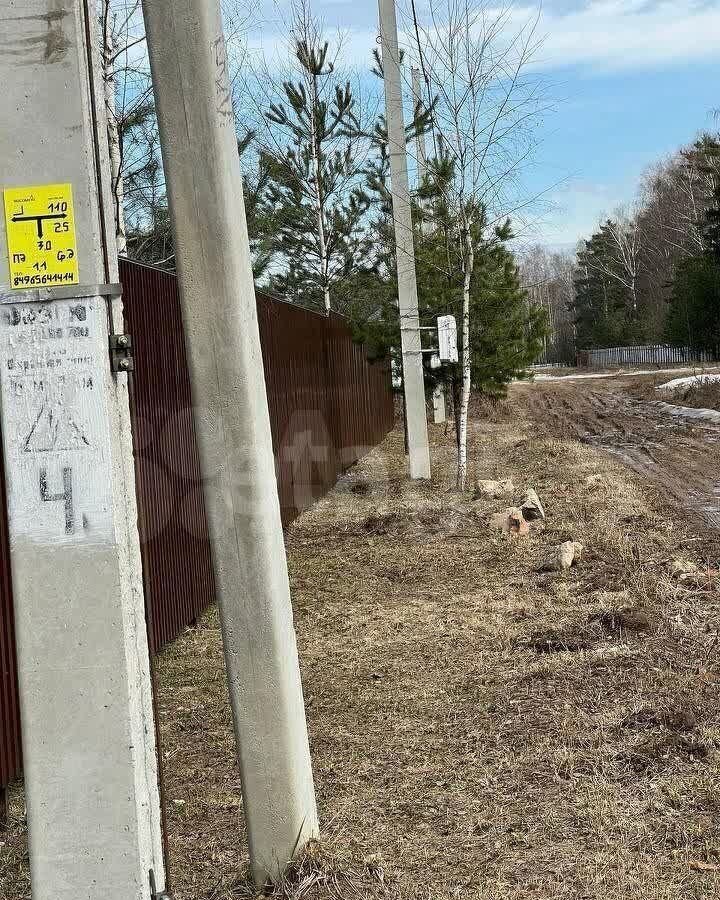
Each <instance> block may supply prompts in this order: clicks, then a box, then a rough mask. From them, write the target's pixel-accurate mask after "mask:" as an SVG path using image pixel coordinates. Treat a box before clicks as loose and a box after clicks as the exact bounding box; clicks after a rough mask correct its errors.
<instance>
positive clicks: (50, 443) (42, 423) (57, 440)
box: [23, 403, 90, 453]
mask: <svg viewBox="0 0 720 900" xmlns="http://www.w3.org/2000/svg"><path fill="white" fill-rule="evenodd" d="M89 446H90V441H89V440H88V439H87V437H86V436H85V434H84V432H83V430H82V428H81V427H80V426H79V425H78V423H77V422H76V421H75V419H74V418H73V415H72V413H71V412H70V411H69V410H68V409H67V408H66V407H65V406H61V407H60V411H59V412H58V411H57V410H56V409H53V407H52V406H50V405H49V404H47V403H43V405H42V406H41V407H40V412H39V413H38V415H37V417H36V419H35V421H34V422H33V426H32V428H31V429H30V433H29V434H28V436H27V437H26V438H25V442H24V444H23V451H24V452H25V453H47V452H49V451H51V450H78V449H81V448H83V447H89Z"/></svg>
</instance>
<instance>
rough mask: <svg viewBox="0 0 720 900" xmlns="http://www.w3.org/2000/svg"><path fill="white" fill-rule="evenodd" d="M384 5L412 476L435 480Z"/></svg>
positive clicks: (396, 74)
mask: <svg viewBox="0 0 720 900" xmlns="http://www.w3.org/2000/svg"><path fill="white" fill-rule="evenodd" d="M379 6H380V39H381V42H382V64H383V73H384V76H385V115H386V119H387V130H388V151H389V155H390V186H391V191H392V202H393V219H394V220H395V245H396V253H395V256H396V259H397V275H398V308H399V311H400V340H401V343H402V356H403V387H404V390H405V408H406V410H407V438H408V456H409V459H410V477H411V478H430V448H429V446H428V432H427V414H426V410H425V383H424V379H423V366H422V345H421V342H420V322H419V319H418V298H417V282H416V278H415V246H414V241H413V229H412V210H411V207H410V190H409V186H408V172H407V148H406V146H405V121H404V116H403V101H402V88H401V79H400V62H399V60H400V57H399V51H398V36H397V20H396V17H395V0H379Z"/></svg>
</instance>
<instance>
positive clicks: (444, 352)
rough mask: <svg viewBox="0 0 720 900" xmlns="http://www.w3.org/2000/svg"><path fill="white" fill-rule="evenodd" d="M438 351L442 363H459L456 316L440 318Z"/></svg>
mask: <svg viewBox="0 0 720 900" xmlns="http://www.w3.org/2000/svg"><path fill="white" fill-rule="evenodd" d="M437 323H438V349H439V355H440V360H441V361H442V362H454V363H456V362H457V361H458V348H457V323H456V321H455V316H438V320H437Z"/></svg>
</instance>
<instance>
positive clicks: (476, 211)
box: [404, 0, 545, 490]
mask: <svg viewBox="0 0 720 900" xmlns="http://www.w3.org/2000/svg"><path fill="white" fill-rule="evenodd" d="M511 12H512V11H511V8H510V7H509V6H502V5H498V4H496V3H492V2H490V0H488V2H486V0H479V2H475V0H430V3H429V6H428V11H427V16H426V18H425V20H421V18H420V17H419V15H418V14H417V10H416V9H415V6H414V4H413V5H412V7H411V11H410V13H409V14H407V15H406V17H405V21H404V26H405V32H406V33H407V34H408V35H412V44H413V46H412V50H411V51H409V55H411V56H412V57H413V61H414V62H415V63H416V65H417V66H418V68H419V69H420V72H421V74H422V78H423V81H424V84H425V90H426V93H427V97H428V100H429V101H430V102H433V105H434V114H433V129H432V134H431V136H432V143H433V152H434V157H435V158H434V159H432V160H429V162H428V173H429V178H430V179H431V180H432V179H433V169H435V170H436V171H438V170H439V169H440V168H441V167H444V171H445V173H447V172H450V176H451V177H449V178H447V177H446V178H445V179H444V186H443V188H442V189H443V190H444V191H445V193H446V197H445V204H444V205H445V207H446V208H447V210H448V211H449V216H448V221H447V222H446V223H444V224H443V226H442V227H443V229H444V233H445V235H446V239H447V243H448V246H447V251H448V252H447V259H448V264H451V261H452V259H453V257H454V256H456V257H457V258H458V259H459V265H460V269H461V273H462V288H461V290H462V304H461V310H462V312H461V335H460V337H461V340H460V344H461V349H460V353H461V362H462V377H461V383H460V385H459V396H458V397H457V403H456V420H457V439H458V465H457V486H458V488H459V489H460V490H464V489H465V486H466V483H467V477H468V457H467V434H468V408H469V401H470V393H471V388H472V378H473V375H472V352H471V344H472V327H473V325H472V321H471V308H472V304H471V296H472V291H473V282H474V281H475V280H476V279H477V278H478V273H477V271H476V264H477V259H478V252H479V250H480V248H481V247H483V248H486V247H488V246H492V244H493V243H494V242H495V241H496V240H498V241H502V240H504V239H505V238H504V237H502V236H501V234H505V232H503V229H504V228H506V227H507V219H508V217H509V216H510V215H512V214H513V213H516V212H518V211H519V210H520V209H522V208H523V207H524V206H525V205H527V203H528V202H529V200H528V198H527V197H525V196H524V194H523V191H522V185H521V182H520V178H519V176H520V173H521V171H522V169H523V166H524V164H525V163H526V162H527V161H528V160H529V158H530V156H531V154H532V151H533V149H534V147H535V138H534V134H535V125H536V123H537V120H538V117H539V115H540V113H541V112H542V111H543V109H544V108H545V102H544V99H543V95H542V82H541V81H540V80H539V78H538V77H537V76H536V75H535V74H533V73H532V71H531V69H530V63H531V61H532V59H533V56H534V54H535V52H536V50H537V49H538V46H539V41H538V39H537V37H536V25H537V19H533V20H531V21H529V22H528V23H526V24H524V25H521V26H520V27H514V26H513V18H512V15H511ZM448 166H449V168H448ZM435 181H436V184H438V185H440V184H441V183H442V182H443V179H435ZM498 229H500V232H501V234H498V233H497V232H498Z"/></svg>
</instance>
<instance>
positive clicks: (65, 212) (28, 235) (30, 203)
mask: <svg viewBox="0 0 720 900" xmlns="http://www.w3.org/2000/svg"><path fill="white" fill-rule="evenodd" d="M4 195H5V226H6V228H7V243H8V258H9V262H10V286H11V287H13V288H32V287H59V286H60V285H63V284H77V283H78V259H77V241H76V238H75V216H74V213H73V200H72V185H70V184H43V185H40V186H37V187H20V188H5V191H4Z"/></svg>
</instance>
